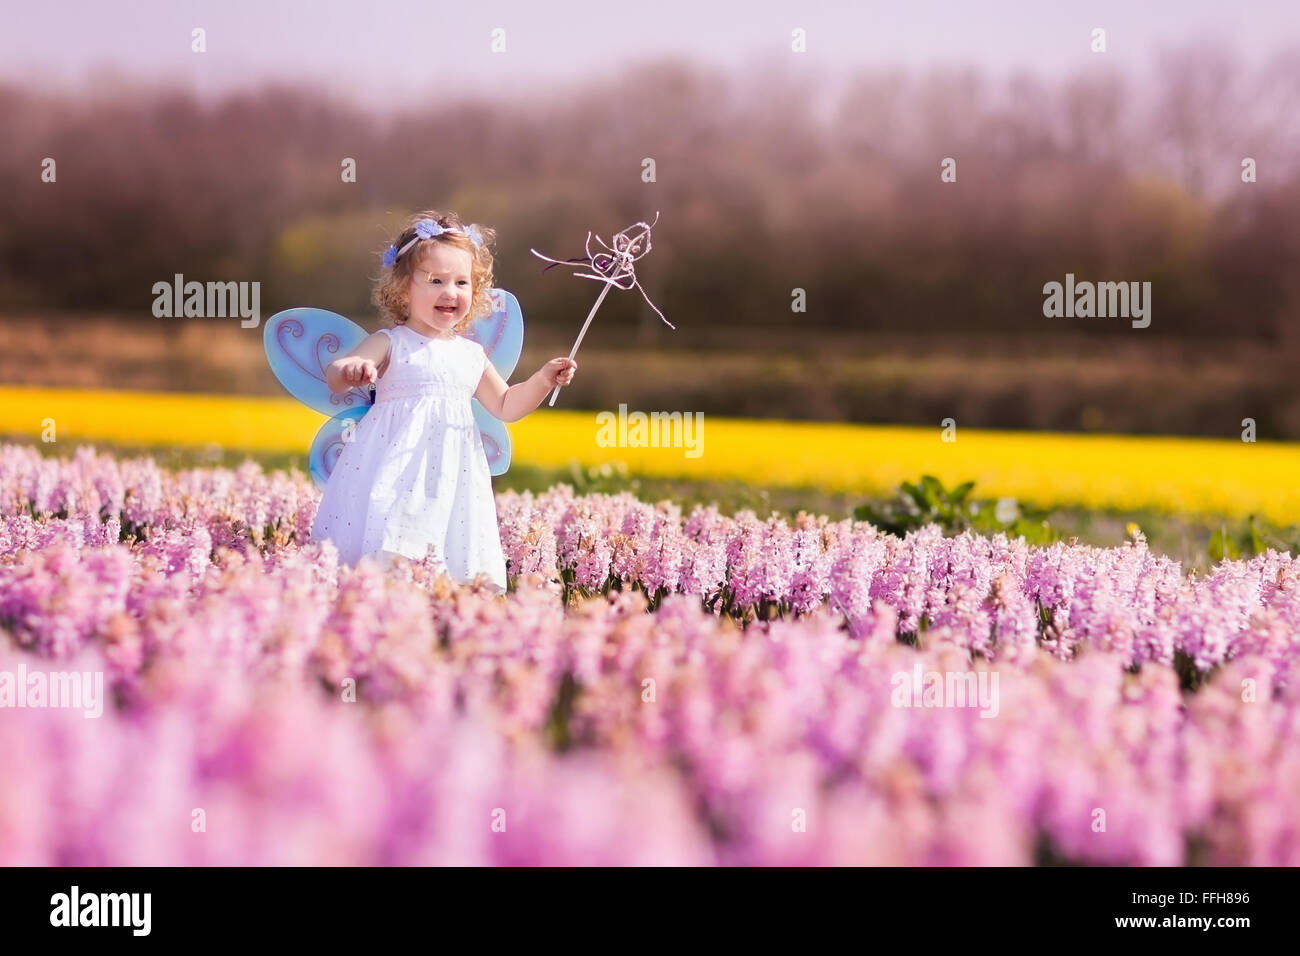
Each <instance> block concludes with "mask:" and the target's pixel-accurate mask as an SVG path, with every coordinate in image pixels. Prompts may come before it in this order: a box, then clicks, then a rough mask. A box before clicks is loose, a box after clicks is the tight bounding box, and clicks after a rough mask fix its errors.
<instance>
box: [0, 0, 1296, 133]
mask: <svg viewBox="0 0 1300 956" xmlns="http://www.w3.org/2000/svg"><path fill="white" fill-rule="evenodd" d="M6 6H7V9H6V10H5V12H4V13H3V14H0V16H3V18H4V23H3V27H2V28H0V78H3V79H5V80H11V81H12V80H19V81H21V82H24V83H33V84H39V85H42V86H44V87H46V88H47V89H52V90H53V89H69V88H72V89H76V88H79V87H81V86H84V85H86V84H88V83H89V84H93V85H95V86H97V87H100V88H102V87H103V86H104V85H105V83H106V82H108V77H109V76H111V75H112V74H114V73H118V74H126V75H127V76H128V77H130V78H132V79H137V80H141V81H153V80H165V81H168V82H170V83H173V84H181V85H184V86H188V87H190V88H192V89H195V90H197V91H198V92H199V93H201V94H213V93H218V92H222V91H225V90H228V89H232V88H237V87H244V86H248V85H255V84H257V83H258V82H260V81H262V80H263V79H266V78H269V77H278V78H282V79H289V80H299V81H311V82H314V83H317V84H319V85H321V86H322V87H324V88H327V89H329V90H331V91H334V92H336V93H338V94H340V95H343V96H347V97H350V98H353V99H355V100H357V101H359V102H361V103H364V104H365V105H367V106H370V107H372V108H377V107H379V105H380V104H382V103H384V102H385V101H386V99H387V98H389V97H391V92H390V91H392V90H409V89H411V88H412V86H414V87H415V88H417V89H419V88H424V89H427V90H429V91H430V92H431V93H432V92H435V91H436V90H438V89H440V88H444V89H449V90H451V91H453V92H455V91H459V90H464V89H468V88H471V87H477V88H480V89H486V90H487V91H488V92H491V93H509V92H512V91H521V92H522V91H530V92H531V91H535V90H537V89H538V88H543V89H544V88H545V87H546V86H547V85H548V84H552V83H556V82H562V81H566V80H579V79H583V78H587V79H588V80H590V81H591V82H599V77H600V76H602V75H607V74H609V73H611V72H613V71H617V70H618V69H619V68H620V65H622V64H626V63H628V62H631V61H635V60H639V59H646V58H650V57H653V56H659V55H679V56H684V57H687V58H690V59H694V60H698V61H700V62H704V63H709V64H712V65H715V66H717V67H719V68H722V69H728V70H730V69H741V70H746V69H748V70H757V69H764V68H766V67H767V66H769V65H772V66H777V67H781V68H785V67H789V68H791V69H793V70H797V71H806V72H812V73H816V74H819V75H828V76H833V75H835V74H837V73H840V72H842V71H844V70H846V69H852V68H854V67H864V66H880V65H901V66H905V67H917V68H921V67H926V66H930V65H935V64H939V65H955V64H972V65H975V66H979V67H983V68H985V69H987V70H990V71H992V72H995V73H1004V72H1009V71H1011V70H1014V69H1028V70H1032V71H1034V72H1038V73H1042V74H1045V75H1049V76H1054V75H1059V74H1060V73H1064V72H1073V71H1076V70H1081V69H1087V68H1089V67H1092V66H1095V65H1097V64H1098V63H1099V62H1101V61H1099V59H1098V57H1097V56H1096V55H1094V54H1092V53H1091V52H1089V49H1088V38H1089V34H1090V31H1091V30H1092V28H1094V27H1098V26H1100V27H1104V28H1105V29H1106V31H1107V40H1108V47H1109V52H1108V53H1107V54H1106V60H1105V61H1104V62H1105V63H1106V64H1107V65H1111V66H1116V67H1119V68H1121V69H1123V70H1125V71H1127V72H1132V73H1134V74H1135V75H1140V74H1141V73H1142V72H1143V71H1144V70H1146V69H1148V68H1149V66H1150V64H1151V62H1152V58H1153V56H1154V54H1155V53H1156V52H1157V51H1158V50H1159V49H1160V48H1161V47H1162V46H1170V45H1174V44H1178V43H1180V42H1183V41H1186V40H1207V39H1209V40H1215V41H1222V42H1224V43H1225V44H1226V45H1227V46H1228V48H1229V49H1231V50H1232V51H1234V52H1235V53H1236V54H1237V55H1238V56H1240V57H1241V58H1242V59H1243V60H1244V61H1246V62H1251V61H1257V60H1262V59H1266V58H1268V57H1270V56H1272V55H1273V54H1275V53H1277V52H1279V51H1280V50H1282V49H1283V48H1287V47H1290V48H1295V47H1300V0H1237V2H1228V0H1087V2H1080V0H979V2H975V0H906V2H903V0H888V2H875V0H873V2H856V3H854V2H834V0H809V2H795V0H780V2H777V0H713V2H710V0H646V2H644V3H640V4H636V3H631V4H626V5H619V4H617V3H609V2H608V0H606V2H599V3H598V2H595V0H554V2H549V3H548V2H537V0H526V2H521V0H505V2H461V3H455V4H449V3H436V2H430V0H385V2H383V3H381V4H367V3H360V2H351V3H339V2H333V3H331V2H301V0H299V2H292V3H291V2H286V0H122V2H107V0H56V2H52V3H23V4H18V3H11V4H7V5H6ZM379 11H384V12H385V14H386V18H384V19H381V18H379V17H378V16H376V13H377V12H379ZM620 11H621V12H620ZM195 26H202V27H203V28H205V29H206V31H207V45H208V52H207V53H205V54H202V55H196V54H194V53H192V52H190V30H191V28H193V27H195ZM494 27H502V28H504V29H505V31H506V42H507V52H506V53H504V54H493V53H492V52H490V50H489V39H490V32H491V30H492V28H494ZM794 27H803V28H804V29H805V30H807V33H808V48H809V52H808V53H807V54H805V55H803V56H802V57H799V56H796V55H794V54H793V53H791V52H790V33H791V30H792V29H793V28H794Z"/></svg>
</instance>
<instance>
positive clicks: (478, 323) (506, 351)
mask: <svg viewBox="0 0 1300 956" xmlns="http://www.w3.org/2000/svg"><path fill="white" fill-rule="evenodd" d="M488 297H489V298H490V299H491V300H492V314H491V315H485V316H483V318H481V319H476V320H475V321H474V324H473V325H471V326H470V328H469V331H468V332H466V333H465V337H466V338H467V339H473V340H474V341H475V342H477V343H478V344H479V345H481V346H483V351H485V352H487V354H488V358H489V359H490V360H491V362H492V365H493V367H494V368H495V369H496V370H497V371H498V372H499V373H501V377H502V378H504V379H506V380H507V381H508V380H509V379H510V375H511V373H513V372H514V370H515V366H516V365H518V364H519V353H520V352H521V351H522V350H523V347H524V313H523V310H522V309H521V308H519V300H518V299H516V298H515V297H514V296H513V295H511V294H510V293H509V292H507V291H506V290H505V289H488Z"/></svg>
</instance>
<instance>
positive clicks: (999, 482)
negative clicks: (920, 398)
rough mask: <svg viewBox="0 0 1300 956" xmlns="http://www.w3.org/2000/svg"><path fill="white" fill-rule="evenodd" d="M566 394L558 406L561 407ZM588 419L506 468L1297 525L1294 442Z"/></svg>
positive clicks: (514, 430)
mask: <svg viewBox="0 0 1300 956" xmlns="http://www.w3.org/2000/svg"><path fill="white" fill-rule="evenodd" d="M0 400H3V401H4V402H5V403H6V405H7V407H8V408H10V409H13V410H15V412H16V414H13V413H11V415H12V417H11V418H10V421H9V423H8V427H6V428H5V429H4V431H6V432H9V433H18V434H25V435H32V436H38V435H40V434H41V432H42V429H43V427H44V426H43V422H44V420H46V419H53V420H54V422H55V426H56V428H57V432H56V434H57V438H58V440H59V441H60V442H61V443H65V442H69V441H77V442H82V441H91V442H93V441H95V440H101V441H109V442H120V443H124V444H135V445H177V446H181V445H184V446H192V447H203V446H205V445H211V444H217V445H220V446H222V447H224V448H228V449H239V450H248V451H259V452H270V451H275V452H289V453H293V452H300V453H302V455H303V457H304V460H305V457H306V451H307V448H308V446H309V445H310V443H311V439H312V436H313V435H314V434H315V431H316V428H317V427H319V425H320V423H321V422H322V421H323V420H324V419H323V418H322V417H321V416H320V415H318V414H316V413H315V412H313V411H311V410H310V409H307V408H306V407H305V406H303V405H301V404H299V403H298V402H297V401H295V400H294V399H291V398H261V397H258V398H243V397H238V396H229V395H199V394H178V393H159V392H128V391H88V390H76V389H38V388H0ZM562 400H563V396H562V397H561V401H562ZM598 430H599V429H598V427H597V421H596V415H595V413H593V412H571V411H560V410H556V409H550V408H548V407H547V406H546V405H543V406H542V407H541V408H539V409H538V410H537V411H536V412H534V413H533V414H532V415H530V416H529V417H528V418H525V419H524V420H523V421H521V422H516V423H514V424H512V425H510V433H511V436H512V438H513V441H514V460H515V461H517V462H524V463H528V464H532V465H538V466H543V467H547V466H564V465H567V464H568V463H569V462H571V461H573V460H576V461H577V462H579V463H580V464H582V465H584V466H586V465H593V464H600V463H604V462H611V463H612V462H617V461H623V462H626V464H627V466H628V469H629V470H630V471H631V472H633V473H641V474H647V475H657V476H665V477H668V476H680V477H683V478H698V479H739V480H743V481H747V482H750V483H752V484H755V485H760V486H766V485H812V486H816V487H819V488H823V489H826V490H828V491H845V490H847V491H858V492H862V493H869V492H880V491H886V490H888V489H891V488H893V487H894V486H896V485H897V484H898V483H899V482H900V481H904V480H910V479H914V478H916V477H917V476H919V475H920V474H921V473H923V472H926V473H930V474H933V475H935V476H937V477H939V478H940V479H941V480H943V481H944V482H945V483H946V484H948V483H955V482H960V481H964V480H968V479H973V480H975V481H976V482H977V483H978V485H977V492H978V493H979V494H980V495H981V496H982V497H991V496H998V495H1008V496H1012V497H1016V498H1020V499H1022V500H1024V501H1027V502H1032V503H1036V504H1041V505H1084V506H1089V507H1113V508H1119V509H1129V508H1154V509H1158V510H1162V511H1169V512H1183V513H1187V514H1198V515H1220V516H1224V517H1236V516H1243V515H1246V514H1249V513H1255V514H1259V515H1262V516H1264V517H1267V518H1269V519H1270V520H1272V521H1275V522H1279V523H1285V524H1290V523H1295V522H1300V444H1295V443H1279V442H1257V443H1245V442H1241V441H1228V440H1210V439H1192V438H1161V437H1129V436H1120V435H1070V434H1056V433H1044V432H993V431H975V430H966V429H961V428H959V429H958V431H957V440H956V441H955V442H943V441H941V439H940V428H939V427H938V425H936V426H935V427H933V428H915V427H892V426H866V425H847V424H843V425H842V424H833V423H815V422H781V421H758V420H748V419H726V418H713V417H710V416H705V419H704V423H703V429H702V442H701V444H700V448H701V450H702V454H701V455H700V456H699V457H687V455H686V453H685V449H684V448H681V447H662V448H618V447H608V448H606V447H601V446H599V445H598V444H597V443H596V435H597V432H598Z"/></svg>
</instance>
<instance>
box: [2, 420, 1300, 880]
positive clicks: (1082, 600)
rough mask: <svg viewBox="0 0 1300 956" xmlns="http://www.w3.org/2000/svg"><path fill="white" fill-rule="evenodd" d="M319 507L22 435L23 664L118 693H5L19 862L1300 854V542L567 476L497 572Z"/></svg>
mask: <svg viewBox="0 0 1300 956" xmlns="http://www.w3.org/2000/svg"><path fill="white" fill-rule="evenodd" d="M318 499H319V493H318V492H317V490H316V489H315V487H314V486H313V485H312V484H311V482H310V480H309V479H308V478H307V477H306V476H305V475H304V474H302V473H285V472H276V473H273V474H267V473H265V472H264V471H263V470H262V469H261V467H260V466H258V465H256V464H253V463H249V464H246V465H244V466H243V467H240V468H238V469H235V470H229V469H194V470H188V471H183V472H169V471H165V470H162V469H160V468H159V467H158V466H157V465H156V464H155V463H154V462H153V461H152V460H150V459H148V458H140V459H133V460H117V459H115V458H113V457H111V456H108V455H103V454H98V453H96V451H95V450H94V449H93V448H89V447H82V448H79V449H78V450H77V451H76V453H75V455H74V456H73V457H72V458H70V459H66V460H59V459H53V458H44V457H42V456H41V455H40V454H38V453H37V452H36V451H35V450H33V449H30V448H25V447H22V446H16V445H6V446H0V514H2V518H3V522H2V524H0V538H2V540H0V628H2V629H3V637H0V674H2V673H4V672H9V673H18V672H19V671H20V669H25V671H26V672H29V673H30V672H32V671H34V670H46V671H50V672H54V671H65V672H67V671H76V672H102V673H103V675H104V686H105V689H106V696H107V703H106V704H105V706H104V709H103V714H102V716H100V717H88V716H86V715H85V714H83V713H82V712H81V711H80V710H75V709H67V708H63V709H60V708H55V707H33V706H29V707H21V708H20V707H14V706H12V705H11V706H6V707H4V708H3V709H0V778H2V779H3V781H4V783H3V786H0V863H2V864H5V865H26V864H36V865H46V864H64V865H149V864H157V865H211V864H255V865H258V864H275V865H290V864H309V865H313V864H325V865H331V864H381V865H382V864H397V865H407V864H471V865H479V864H481V865H492V864H680V865H713V864H835V865H838V864H870V865H875V864H901V865H912V864H922V865H950V864H958V865H986V864H987V865H1021V864H1026V865H1028V864H1035V863H1038V864H1043V863H1079V864H1085V863H1088V864H1137V865H1179V864H1212V865H1221V864H1246V865H1261V864H1280V865H1297V864H1300V799H1297V795H1298V794H1300V666H1298V665H1297V661H1298V660H1300V562H1298V561H1297V560H1296V559H1295V558H1294V557H1292V556H1291V555H1289V554H1284V553H1278V552H1276V551H1269V552H1267V553H1266V554H1263V555H1261V556H1258V557H1255V558H1252V559H1250V560H1244V561H1224V562H1221V563H1220V564H1218V565H1217V566H1215V567H1214V568H1213V570H1212V572H1211V573H1210V574H1208V575H1199V576H1196V575H1193V574H1190V573H1187V572H1185V571H1184V570H1183V569H1182V568H1181V567H1180V565H1179V564H1178V563H1177V562H1175V561H1172V560H1170V559H1168V558H1165V557H1162V556H1160V555H1157V554H1154V553H1152V552H1151V551H1149V550H1148V548H1147V547H1146V544H1145V542H1144V540H1143V539H1142V537H1141V535H1140V534H1135V535H1134V539H1133V540H1132V541H1131V542H1129V543H1128V544H1126V545H1124V546H1122V547H1117V548H1108V549H1103V548H1095V547H1087V546H1083V545H1078V544H1071V543H1060V544H1055V545H1051V546H1046V547H1029V546H1026V545H1025V544H1024V543H1023V542H1022V541H1021V540H1019V539H1017V540H1008V539H1007V538H1006V537H1005V536H1002V535H999V536H996V537H991V538H990V537H982V536H978V535H973V534H969V533H967V534H962V535H960V536H956V537H947V538H945V537H943V536H942V535H941V534H940V532H939V529H938V528H936V527H934V526H931V527H928V528H925V529H923V530H921V531H918V532H913V533H911V534H909V535H908V536H907V537H905V538H896V537H892V536H889V535H886V534H884V533H883V532H880V531H879V530H878V529H876V528H874V527H872V526H871V525H869V524H866V523H864V522H858V521H853V520H848V519H846V520H842V521H833V520H829V519H828V518H826V517H823V516H814V515H808V514H801V515H800V516H799V517H798V518H797V519H795V520H793V521H787V520H784V519H782V518H780V517H778V516H775V515H774V516H771V517H767V518H765V517H764V516H762V515H756V514H754V513H752V512H740V513H738V514H735V515H725V514H720V513H718V511H717V509H716V508H704V507H697V508H695V509H694V510H692V511H691V512H690V513H685V514H684V513H682V510H681V509H680V508H679V507H677V506H675V505H674V504H672V503H671V502H660V503H659V504H657V505H652V504H647V503H642V502H639V501H637V500H636V499H635V498H633V497H632V496H631V495H629V494H620V495H601V494H591V495H586V496H579V495H575V493H574V491H573V489H572V488H570V487H568V486H566V485H559V486H556V487H554V488H552V489H551V490H549V491H547V492H545V493H543V494H540V495H533V494H529V493H522V494H520V493H514V492H506V493H499V494H498V496H497V506H498V517H499V521H500V528H501V535H502V543H503V547H504V549H505V553H506V557H507V560H508V562H509V564H508V569H509V572H510V575H511V588H510V591H509V593H508V594H507V595H504V596H493V595H492V594H491V589H490V587H488V586H486V585H482V586H462V585H456V584H454V583H453V582H451V581H450V580H449V579H447V578H446V577H445V576H442V575H439V574H437V573H436V569H435V568H434V567H433V566H432V565H431V564H430V562H427V561H425V562H409V563H407V564H405V565H401V566H398V567H394V568H388V569H385V568H381V567H380V566H379V565H378V564H376V563H373V562H371V561H363V562H362V563H361V564H360V566H358V567H357V568H349V567H347V566H340V565H339V563H338V560H337V554H336V552H335V551H334V549H333V547H332V545H328V544H325V545H320V544H310V545H306V546H303V545H302V544H301V542H303V541H305V540H306V536H307V531H308V529H309V527H310V525H311V521H312V518H313V515H314V509H315V507H316V503H317V501H318ZM913 674H925V675H930V674H936V675H938V676H939V678H940V680H941V686H940V688H939V690H938V691H936V693H935V694H934V695H933V696H931V695H930V693H929V690H928V689H927V691H926V695H925V697H924V698H922V695H921V694H919V693H918V694H917V695H916V697H915V699H912V700H911V701H910V704H911V706H908V705H907V703H908V702H900V697H899V693H900V687H902V686H903V685H904V684H905V683H906V680H905V679H904V678H905V677H907V676H909V675H913ZM900 675H904V676H903V677H900ZM967 681H968V682H969V685H970V686H974V685H975V684H976V683H977V682H978V684H979V686H980V687H988V688H991V689H992V690H993V691H994V692H995V693H994V698H993V700H992V701H991V702H990V701H982V703H984V704H988V705H989V706H983V707H975V706H970V701H969V700H967V701H965V703H962V702H954V700H953V699H951V695H948V696H945V692H944V691H943V688H944V687H951V686H963V685H965V683H966V682H967ZM909 686H917V687H919V684H918V685H909ZM930 686H931V685H930V684H929V683H928V678H927V682H926V687H927V688H930ZM196 821H199V822H196ZM200 824H201V825H200Z"/></svg>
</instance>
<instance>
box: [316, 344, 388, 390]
mask: <svg viewBox="0 0 1300 956" xmlns="http://www.w3.org/2000/svg"><path fill="white" fill-rule="evenodd" d="M388 344H389V343H388V336H387V335H384V333H382V332H372V333H371V334H370V335H367V336H366V337H365V338H364V339H362V340H361V344H359V345H358V346H357V347H356V348H354V349H353V350H352V351H351V352H349V353H348V354H347V355H345V356H343V357H342V358H339V359H335V360H334V361H333V362H330V364H329V365H327V366H326V367H325V384H326V385H327V386H329V390H330V391H331V392H346V391H347V390H348V389H349V388H352V387H353V386H355V385H364V384H366V383H368V382H376V381H378V380H379V376H381V375H383V374H384V372H385V371H387V369H388ZM372 372H373V376H374V377H373V378H372V377H371V374H372Z"/></svg>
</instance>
